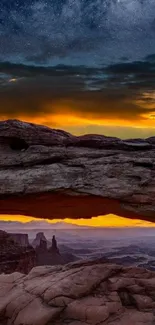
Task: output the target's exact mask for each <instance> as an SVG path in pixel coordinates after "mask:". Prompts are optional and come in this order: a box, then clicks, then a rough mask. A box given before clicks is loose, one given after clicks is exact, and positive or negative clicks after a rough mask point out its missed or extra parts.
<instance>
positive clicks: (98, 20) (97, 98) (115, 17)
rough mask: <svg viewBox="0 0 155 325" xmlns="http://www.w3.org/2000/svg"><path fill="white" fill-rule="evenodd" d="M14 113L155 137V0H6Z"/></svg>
mask: <svg viewBox="0 0 155 325" xmlns="http://www.w3.org/2000/svg"><path fill="white" fill-rule="evenodd" d="M8 118H18V119H22V120H25V121H30V122H35V123H40V124H45V125H48V126H51V127H54V128H61V129H64V130H66V131H69V132H71V133H73V134H77V135H79V134H85V133H99V134H105V135H111V136H118V137H120V138H133V137H144V138H145V137H149V136H152V135H155V0H44V1H43V0H25V1H24V0H1V1H0V119H3V120H4V119H8ZM95 222H96V221H95ZM99 222H101V220H100V221H99ZM114 224H117V222H116V220H115V221H114Z"/></svg>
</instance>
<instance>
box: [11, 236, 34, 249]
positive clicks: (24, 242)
mask: <svg viewBox="0 0 155 325" xmlns="http://www.w3.org/2000/svg"><path fill="white" fill-rule="evenodd" d="M9 235H10V236H11V237H12V239H13V240H14V241H15V242H16V243H17V244H19V245H21V246H24V247H28V246H30V244H29V238H28V234H20V233H19V234H17V233H9Z"/></svg>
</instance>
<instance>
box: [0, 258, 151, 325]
mask: <svg viewBox="0 0 155 325" xmlns="http://www.w3.org/2000/svg"><path fill="white" fill-rule="evenodd" d="M154 309H155V273H153V272H150V271H146V270H144V269H138V268H124V267H121V266H118V265H113V264H105V263H103V262H102V261H101V260H100V261H96V262H95V261H94V262H92V261H89V262H77V263H73V264H68V265H66V266H55V267H49V266H44V267H37V268H34V269H33V270H32V271H31V272H30V273H29V274H28V275H27V276H25V275H23V274H21V273H17V272H16V273H13V274H11V275H0V324H1V325H21V324H22V325H32V324H35V325H53V324H54V325H64V324H68V325H88V324H90V325H98V324H100V325H132V324H134V325H143V324H146V325H153V324H154V323H155V315H154Z"/></svg>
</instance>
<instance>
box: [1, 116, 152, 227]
mask: <svg viewBox="0 0 155 325" xmlns="http://www.w3.org/2000/svg"><path fill="white" fill-rule="evenodd" d="M0 213H1V214H4V213H7V214H23V215H31V216H35V217H40V218H51V219H52V218H61V219H63V218H65V217H72V218H80V217H81V218H90V217H92V216H98V215H103V216H104V215H105V214H108V213H114V214H117V215H120V216H125V217H129V218H141V219H146V220H150V221H155V137H151V138H148V139H129V140H121V139H118V138H112V137H106V136H101V135H84V136H79V137H76V136H73V135H71V134H69V133H67V132H64V131H62V130H55V129H50V128H48V127H45V126H40V125H35V124H29V123H25V122H21V121H17V120H7V121H1V122H0Z"/></svg>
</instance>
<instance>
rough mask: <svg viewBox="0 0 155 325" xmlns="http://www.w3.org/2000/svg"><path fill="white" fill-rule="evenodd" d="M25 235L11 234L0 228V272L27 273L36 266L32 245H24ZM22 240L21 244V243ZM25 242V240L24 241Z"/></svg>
mask: <svg viewBox="0 0 155 325" xmlns="http://www.w3.org/2000/svg"><path fill="white" fill-rule="evenodd" d="M25 238H27V237H26V236H23V240H22V239H21V237H20V238H19V236H18V234H17V236H12V235H10V234H8V233H7V232H5V231H2V230H0V273H12V272H15V271H16V272H21V273H26V274H27V273H28V272H29V271H30V270H31V269H32V268H33V267H34V266H36V253H35V250H34V249H33V247H32V246H30V245H26V246H24V245H23V244H24V241H25ZM21 242H22V245H21ZM26 244H27V242H26Z"/></svg>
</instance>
